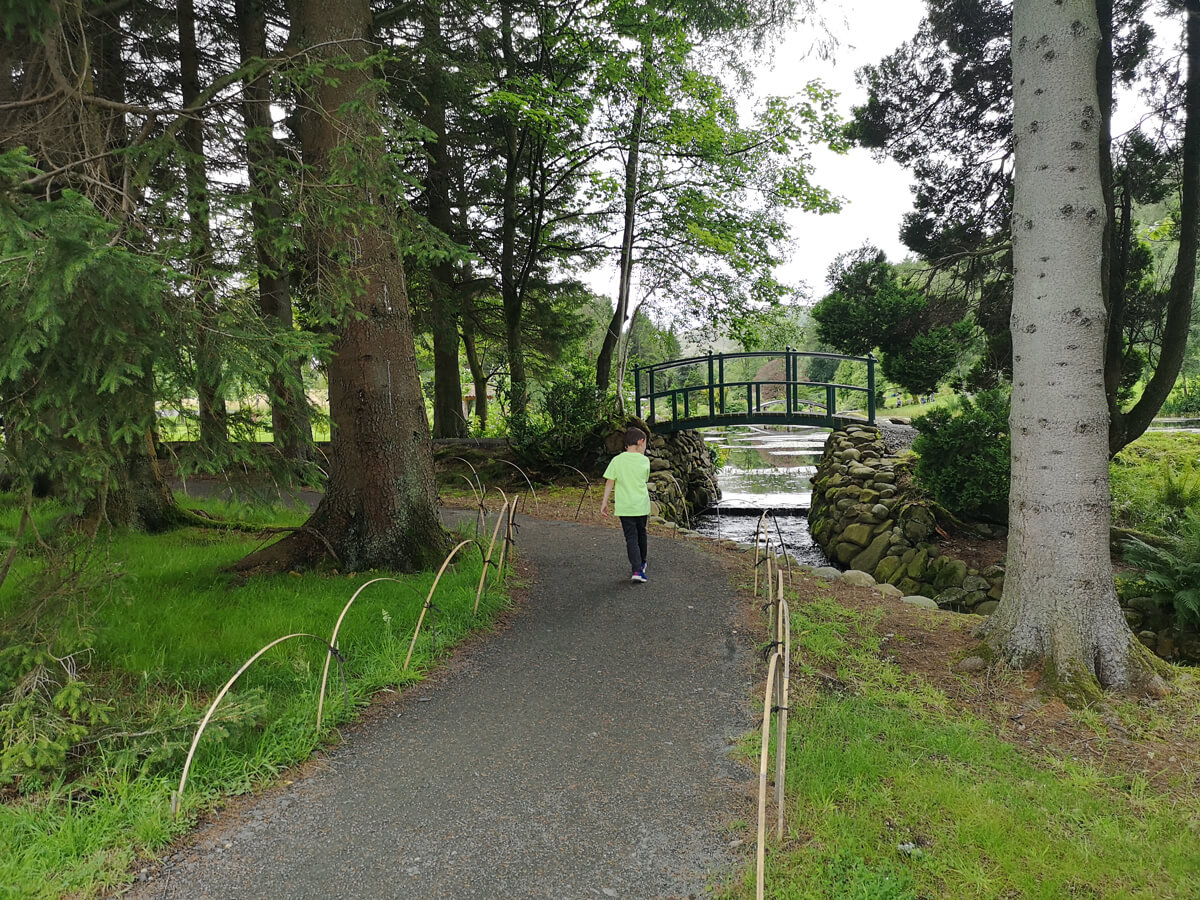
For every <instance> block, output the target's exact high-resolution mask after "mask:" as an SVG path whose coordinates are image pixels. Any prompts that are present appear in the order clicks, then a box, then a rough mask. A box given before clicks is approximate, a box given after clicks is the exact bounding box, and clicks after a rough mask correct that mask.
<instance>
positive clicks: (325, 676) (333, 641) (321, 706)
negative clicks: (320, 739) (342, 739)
mask: <svg viewBox="0 0 1200 900" xmlns="http://www.w3.org/2000/svg"><path fill="white" fill-rule="evenodd" d="M377 581H394V582H396V584H403V583H404V582H403V581H401V580H400V579H399V578H372V579H371V580H370V581H368V582H367V583H366V584H364V585H362V586H360V587H359V589H358V590H357V591H355V592H354V595H353V596H352V597H351V598H350V599H349V600H348V601H347V602H346V605H345V606H344V607H342V614H341V615H340V616H338V620H337V624H336V625H334V626H333V634H331V635H330V636H329V652H328V653H327V654H325V668H324V670H323V671H322V672H321V693H320V695H319V698H318V700H317V733H318V734H320V733H321V719H322V714H323V713H324V711H325V685H326V683H327V682H328V681H329V664H330V663H331V662H333V652H334V648H335V647H337V636H338V631H340V630H341V627H342V620H343V619H344V618H346V613H348V612H349V611H350V607H351V606H352V605H353V603H354V601H355V600H357V599H358V595H359V594H361V593H362V592H363V591H364V590H366V588H367V587H368V586H370V585H372V584H374V583H375V582H377Z"/></svg>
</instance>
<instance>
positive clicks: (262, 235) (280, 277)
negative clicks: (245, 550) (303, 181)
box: [234, 0, 312, 462]
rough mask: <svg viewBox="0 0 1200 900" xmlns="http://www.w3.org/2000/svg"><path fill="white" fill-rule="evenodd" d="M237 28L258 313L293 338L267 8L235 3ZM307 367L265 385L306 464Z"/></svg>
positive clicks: (277, 372)
mask: <svg viewBox="0 0 1200 900" xmlns="http://www.w3.org/2000/svg"><path fill="white" fill-rule="evenodd" d="M234 18H235V20H236V24H235V27H236V29H237V40H238V48H239V51H240V55H241V64H242V68H243V70H244V71H245V75H244V77H243V87H242V122H243V124H244V128H245V144H246V167H247V171H248V175H249V180H250V187H251V198H250V218H251V226H252V228H253V243H254V254H255V258H256V260H257V263H258V265H257V273H258V303H259V310H260V312H261V313H262V316H263V318H264V320H265V321H266V322H267V323H268V327H270V328H272V330H274V331H276V332H277V333H280V334H283V335H290V334H291V333H292V331H293V325H294V319H293V313H292V291H291V277H290V273H289V267H288V262H287V260H286V259H285V258H284V254H283V253H282V252H281V250H280V247H281V245H282V244H284V243H285V242H284V241H281V240H280V237H279V234H280V231H281V230H283V229H284V228H285V227H286V226H285V222H284V209H283V204H284V197H283V191H282V189H281V186H280V184H279V181H280V178H281V175H282V173H281V172H280V171H279V169H280V165H279V164H280V162H281V160H282V154H281V152H280V149H279V146H278V142H277V141H276V139H275V135H274V123H273V121H272V118H271V101H272V99H273V98H272V96H271V87H270V77H269V72H266V71H258V72H255V71H254V69H253V66H252V63H253V62H254V61H255V60H258V61H260V63H261V61H264V60H265V59H266V58H267V55H268V51H267V0H235V2H234ZM302 362H303V361H302V359H301V358H300V356H299V355H298V354H294V353H293V354H290V355H287V356H285V357H284V358H283V359H281V360H279V362H278V364H277V365H274V366H272V367H271V372H270V373H269V375H268V378H267V384H268V385H269V388H270V390H269V398H268V399H269V400H270V403H271V434H272V440H273V441H274V444H275V447H276V449H278V450H279V453H280V455H281V456H282V457H283V458H284V459H287V460H292V461H293V462H304V461H306V460H307V459H308V458H309V457H310V454H311V452H312V423H311V421H310V417H309V410H308V402H307V400H306V398H305V394H304V378H303V374H302V370H301V365H302Z"/></svg>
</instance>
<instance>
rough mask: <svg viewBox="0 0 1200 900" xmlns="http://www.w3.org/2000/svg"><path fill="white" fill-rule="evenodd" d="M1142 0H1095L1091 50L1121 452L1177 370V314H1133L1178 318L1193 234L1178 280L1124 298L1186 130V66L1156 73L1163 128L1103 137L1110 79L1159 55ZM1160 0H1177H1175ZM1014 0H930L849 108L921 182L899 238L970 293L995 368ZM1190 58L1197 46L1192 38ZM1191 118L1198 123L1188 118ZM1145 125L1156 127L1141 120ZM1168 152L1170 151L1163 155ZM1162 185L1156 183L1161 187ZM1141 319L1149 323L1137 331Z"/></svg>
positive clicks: (1189, 207) (1115, 432)
mask: <svg viewBox="0 0 1200 900" xmlns="http://www.w3.org/2000/svg"><path fill="white" fill-rule="evenodd" d="M1147 7H1148V2H1147V0H1114V2H1109V0H1104V2H1098V3H1097V17H1098V20H1099V22H1100V26H1101V44H1100V48H1099V50H1098V56H1097V66H1098V69H1097V72H1098V78H1099V81H1098V91H1097V96H1098V102H1099V107H1098V108H1099V111H1100V118H1099V121H1098V127H1100V129H1101V131H1102V132H1103V135H1104V142H1103V144H1102V149H1101V171H1102V172H1103V173H1104V178H1105V187H1106V205H1105V207H1106V217H1107V219H1108V222H1109V225H1108V227H1109V240H1108V242H1106V258H1107V259H1109V260H1110V275H1109V277H1107V278H1106V280H1105V298H1106V306H1107V308H1108V309H1109V316H1108V319H1107V322H1108V328H1109V332H1108V350H1107V352H1106V356H1105V366H1106V386H1107V396H1108V402H1109V411H1110V418H1111V420H1112V427H1111V429H1110V432H1109V438H1110V452H1112V453H1116V452H1117V451H1118V450H1119V449H1120V448H1121V447H1123V446H1125V445H1126V444H1127V443H1128V442H1130V441H1132V440H1134V439H1136V438H1137V437H1138V436H1139V435H1140V434H1142V432H1143V431H1144V430H1145V429H1146V427H1147V426H1148V425H1149V423H1150V421H1151V420H1152V419H1153V417H1154V415H1155V414H1156V413H1157V411H1158V409H1159V407H1160V406H1161V405H1162V402H1163V400H1164V399H1165V397H1166V395H1167V393H1168V392H1169V391H1170V389H1171V386H1172V385H1173V384H1174V381H1175V379H1176V377H1177V375H1178V373H1179V360H1180V359H1181V358H1182V345H1183V343H1184V342H1185V341H1186V328H1182V329H1181V328H1179V327H1170V328H1164V327H1162V325H1159V324H1155V325H1154V326H1153V327H1150V328H1146V327H1144V323H1143V322H1141V321H1139V320H1138V319H1139V316H1147V315H1149V316H1154V317H1157V320H1158V322H1160V323H1163V324H1165V322H1164V320H1165V319H1169V320H1170V321H1171V322H1172V323H1174V325H1175V326H1178V324H1179V323H1180V322H1184V323H1186V322H1187V321H1188V318H1189V315H1190V308H1191V293H1192V291H1191V289H1190V288H1189V287H1187V284H1188V283H1194V265H1195V248H1194V247H1193V248H1191V249H1190V250H1189V248H1188V247H1186V246H1182V245H1181V250H1182V251H1183V252H1182V253H1181V255H1180V256H1179V258H1178V263H1177V265H1176V275H1175V277H1174V281H1175V283H1174V284H1173V286H1172V288H1171V290H1169V291H1168V292H1167V296H1166V298H1165V299H1166V302H1165V303H1162V304H1140V305H1139V304H1135V303H1126V295H1127V294H1129V293H1132V292H1133V291H1135V290H1136V287H1137V280H1138V278H1139V273H1138V272H1136V271H1135V270H1133V269H1130V267H1129V266H1128V265H1126V264H1125V261H1126V260H1129V259H1131V258H1132V256H1133V255H1135V254H1136V253H1137V247H1136V241H1137V229H1136V228H1134V227H1133V226H1134V216H1135V215H1136V209H1135V206H1134V204H1135V203H1136V202H1140V201H1142V200H1144V199H1145V198H1146V196H1147V195H1148V194H1149V193H1150V190H1149V186H1150V185H1151V184H1153V183H1155V182H1157V183H1158V184H1160V185H1161V184H1162V180H1161V179H1162V178H1163V177H1164V175H1165V174H1166V172H1167V171H1168V169H1171V168H1174V169H1175V174H1174V175H1173V176H1172V177H1169V178H1167V185H1166V186H1173V185H1171V182H1172V181H1173V182H1174V185H1180V184H1182V185H1184V187H1185V188H1186V181H1185V179H1186V172H1187V171H1188V169H1189V168H1194V167H1195V162H1194V160H1193V161H1191V162H1189V161H1188V153H1187V150H1186V147H1187V146H1188V141H1187V138H1186V136H1185V137H1183V138H1182V140H1181V139H1180V134H1181V133H1183V134H1186V131H1187V129H1188V127H1189V125H1191V124H1192V123H1194V117H1192V116H1186V117H1184V118H1185V120H1186V121H1185V122H1184V124H1183V125H1182V127H1180V126H1179V125H1178V123H1177V122H1174V121H1172V119H1173V117H1172V115H1171V113H1170V111H1171V110H1173V109H1176V108H1179V107H1186V104H1185V103H1184V102H1183V100H1182V98H1181V97H1180V96H1179V91H1180V86H1181V83H1182V79H1180V78H1176V77H1174V76H1173V73H1172V74H1170V75H1168V77H1162V78H1158V79H1156V82H1155V83H1156V84H1158V85H1160V86H1162V89H1161V90H1160V91H1159V94H1158V96H1157V98H1156V102H1157V104H1158V105H1159V109H1158V110H1157V113H1158V115H1159V117H1160V119H1161V120H1162V123H1163V124H1162V127H1160V128H1159V132H1160V134H1161V135H1164V136H1166V137H1168V138H1169V140H1167V141H1165V142H1164V143H1163V145H1161V146H1159V147H1157V148H1154V152H1147V149H1146V148H1148V147H1152V142H1151V141H1149V140H1147V139H1146V138H1145V137H1143V136H1141V135H1139V134H1138V133H1137V132H1135V133H1134V134H1132V135H1127V136H1123V137H1121V138H1119V139H1118V140H1117V141H1115V142H1114V144H1113V146H1112V148H1111V149H1110V146H1109V140H1108V139H1109V137H1110V122H1111V115H1112V109H1113V103H1114V101H1113V96H1114V88H1115V86H1116V85H1120V84H1126V85H1128V84H1130V83H1132V82H1133V81H1134V80H1135V79H1136V78H1138V77H1141V76H1144V75H1145V74H1146V72H1147V70H1148V69H1150V68H1153V67H1154V66H1156V65H1160V66H1161V65H1163V64H1161V63H1156V60H1155V55H1154V49H1153V47H1154V42H1153V37H1154V32H1153V29H1152V27H1151V25H1150V23H1149V21H1148V20H1147ZM1169 8H1173V9H1175V10H1178V9H1179V4H1178V3H1172V4H1170V6H1169ZM1010 22H1011V3H1010V2H1009V0H930V3H929V14H928V16H927V18H926V19H925V20H924V21H923V22H922V24H921V27H920V29H919V31H918V33H917V35H916V36H915V37H914V38H913V39H912V40H911V41H909V42H907V43H905V44H904V45H902V46H901V47H900V48H899V49H898V50H897V51H896V52H895V53H893V54H892V55H890V56H889V57H887V58H886V59H884V60H883V61H882V62H881V63H880V64H879V65H877V66H869V67H866V68H865V69H863V70H862V71H861V72H860V73H859V78H860V81H861V82H862V83H863V84H864V86H866V87H867V88H868V90H869V97H868V100H867V103H866V104H864V105H863V106H862V107H860V108H858V109H856V110H855V125H854V129H853V133H854V135H855V137H856V138H857V139H858V140H859V141H861V142H862V143H863V144H865V145H867V146H869V147H873V148H875V149H877V150H878V151H880V152H884V153H887V154H888V155H890V156H893V157H894V158H895V159H897V160H898V161H899V162H901V163H902V164H903V165H905V166H907V167H909V168H910V169H912V171H913V173H914V175H915V177H916V180H917V189H916V197H915V210H914V212H913V213H912V214H911V215H909V216H907V217H906V219H905V223H904V226H903V228H902V231H901V237H902V239H903V240H904V242H905V243H906V244H907V245H908V246H909V247H910V248H911V249H912V250H913V251H914V252H916V253H917V254H918V255H919V256H921V257H922V258H924V259H925V260H927V261H928V262H929V263H930V264H932V265H933V266H934V267H936V268H937V269H939V270H940V271H943V272H953V273H955V274H956V275H957V276H958V277H957V278H955V279H953V280H944V281H943V282H942V284H943V285H944V286H945V287H944V288H943V289H942V291H941V293H943V294H944V295H945V298H946V300H947V301H948V302H949V303H950V304H951V305H955V306H958V305H962V304H963V303H964V302H971V303H973V304H975V305H976V309H977V320H978V322H979V324H980V325H981V326H983V328H984V331H985V332H986V333H987V335H988V337H989V350H988V359H989V360H990V362H991V364H992V365H994V366H995V367H998V368H1007V367H1008V366H1009V365H1010V364H1011V356H1010V349H1011V348H1010V347H1009V345H1008V336H1007V330H1008V329H1007V322H1008V308H1009V304H1010V302H1011V284H1012V282H1011V279H1010V277H1009V273H1010V270H1011V264H1012V262H1011V255H1010V251H1009V246H1010V244H1009V239H1008V235H1009V227H1008V221H1009V218H1010V215H1011V197H1012V190H1011V188H1012V159H1013V154H1012V92H1011V79H1010V59H1009V30H1010ZM1187 46H1188V50H1187V54H1188V57H1189V69H1194V68H1195V65H1194V63H1193V62H1192V61H1191V57H1192V55H1193V54H1196V53H1200V47H1197V46H1196V45H1195V44H1194V43H1193V42H1191V41H1188V42H1187ZM1193 127H1195V126H1193ZM1146 130H1147V134H1150V132H1151V131H1152V130H1153V128H1148V129H1146ZM1164 159H1173V160H1176V161H1177V165H1176V166H1174V167H1169V166H1164V165H1163V161H1164ZM1162 189H1165V186H1164V187H1163V188H1162ZM1183 201H1184V202H1183V203H1182V204H1181V215H1180V238H1181V241H1183V240H1186V235H1187V234H1188V226H1187V223H1188V222H1190V221H1194V220H1195V218H1196V217H1197V216H1200V198H1197V199H1196V200H1192V195H1191V193H1190V192H1188V191H1186V189H1185V190H1184V197H1183ZM1147 331H1150V332H1151V333H1154V334H1157V335H1158V340H1157V341H1156V342H1154V343H1151V344H1146V343H1144V341H1143V337H1142V336H1143V335H1144V334H1145V333H1146V332H1147ZM1144 362H1145V363H1148V369H1149V371H1148V374H1149V375H1150V376H1152V377H1151V378H1150V381H1151V383H1152V384H1153V385H1154V389H1153V390H1150V391H1146V392H1144V393H1143V394H1142V395H1141V397H1140V398H1139V399H1138V400H1137V401H1136V402H1135V403H1134V404H1133V405H1132V406H1130V405H1129V403H1128V401H1129V397H1128V387H1129V384H1130V383H1131V382H1132V381H1137V379H1138V376H1139V374H1141V373H1140V367H1141V366H1142V364H1143V363H1144Z"/></svg>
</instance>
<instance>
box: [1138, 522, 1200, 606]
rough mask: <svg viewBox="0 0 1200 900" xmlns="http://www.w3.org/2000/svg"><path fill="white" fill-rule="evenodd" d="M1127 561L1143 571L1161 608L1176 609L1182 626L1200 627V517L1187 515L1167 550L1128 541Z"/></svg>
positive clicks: (1143, 576) (1168, 541) (1142, 577)
mask: <svg viewBox="0 0 1200 900" xmlns="http://www.w3.org/2000/svg"><path fill="white" fill-rule="evenodd" d="M1125 560H1126V562H1128V563H1130V564H1131V565H1134V566H1137V567H1138V568H1139V569H1141V570H1142V571H1141V573H1140V578H1139V580H1141V581H1144V582H1145V583H1146V584H1147V585H1148V586H1149V587H1150V590H1151V591H1152V594H1151V596H1153V597H1154V599H1155V600H1157V601H1158V603H1159V604H1160V605H1162V606H1164V607H1169V608H1173V609H1174V610H1175V615H1176V616H1177V617H1178V619H1179V621H1180V622H1181V623H1190V624H1193V625H1200V516H1198V515H1197V514H1196V513H1194V512H1189V513H1187V515H1186V516H1185V518H1184V520H1183V522H1182V523H1181V527H1180V530H1179V532H1178V533H1177V534H1174V535H1170V536H1168V537H1167V544H1166V546H1163V547H1152V546H1150V545H1149V544H1146V543H1144V542H1142V541H1139V540H1131V541H1127V542H1126V544H1125Z"/></svg>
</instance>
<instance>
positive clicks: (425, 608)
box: [404, 540, 483, 671]
mask: <svg viewBox="0 0 1200 900" xmlns="http://www.w3.org/2000/svg"><path fill="white" fill-rule="evenodd" d="M467 544H475V545H476V546H479V542H478V541H475V540H467V541H462V542H461V543H459V545H458V546H457V547H455V548H454V549H453V550H451V551H450V555H449V556H447V557H446V559H445V560H444V561H443V562H442V567H441V568H440V569H438V573H437V577H435V578H434V579H433V584H432V585H431V586H430V588H429V596H428V597H426V598H425V605H424V606H422V607H421V615H420V616H419V617H418V618H417V627H416V630H415V631H413V636H412V643H410V644H409V645H408V656H406V657H404V671H408V663H409V661H410V660H411V659H412V655H413V650H414V649H416V646H417V635H419V634H420V633H421V623H423V622H424V621H425V613H427V612H429V607H430V605H431V604H432V603H433V592H434V591H436V590H437V586H438V582H440V581H441V580H442V575H443V574H444V573H445V571H446V566H448V565H450V560H452V559H454V554H456V553H458V551H459V550H461V549H462V548H463V547H465V546H467ZM480 552H481V553H482V552H483V550H482V548H480Z"/></svg>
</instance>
